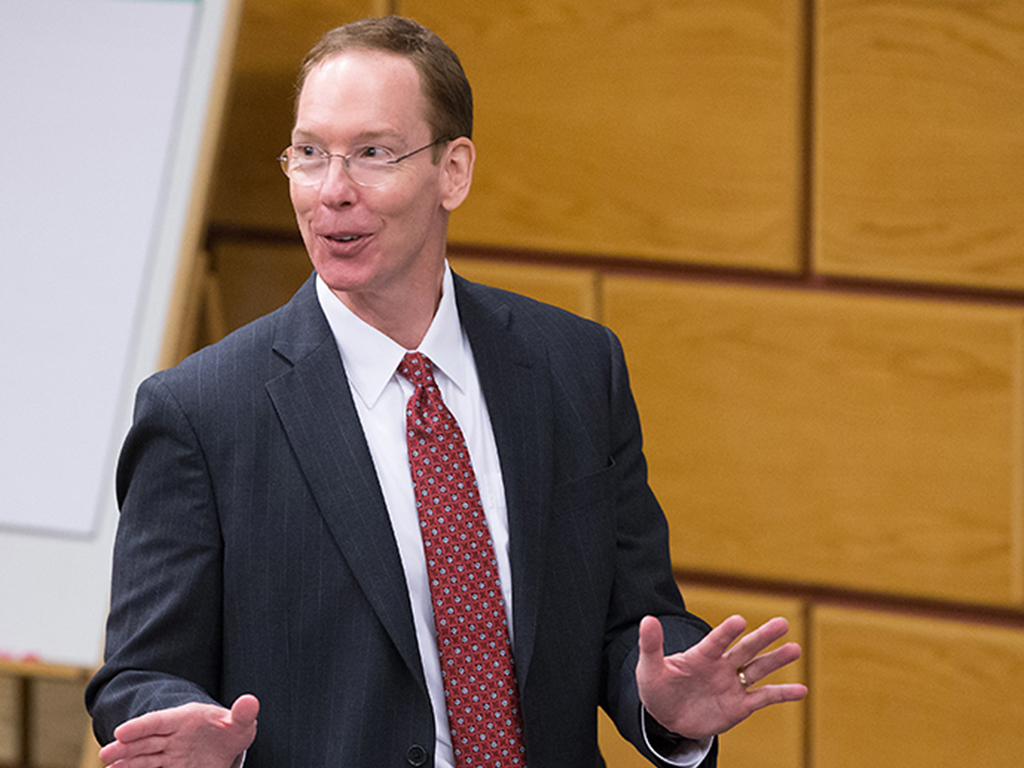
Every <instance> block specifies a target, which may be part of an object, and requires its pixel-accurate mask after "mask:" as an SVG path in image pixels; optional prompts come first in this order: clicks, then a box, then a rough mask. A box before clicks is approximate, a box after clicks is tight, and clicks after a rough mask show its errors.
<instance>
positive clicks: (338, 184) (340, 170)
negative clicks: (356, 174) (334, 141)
mask: <svg viewBox="0 0 1024 768" xmlns="http://www.w3.org/2000/svg"><path fill="white" fill-rule="evenodd" d="M358 189H359V186H358V185H357V184H356V183H355V182H354V181H352V179H351V177H350V176H349V175H348V164H347V163H346V162H345V158H343V157H341V156H340V155H331V156H330V157H329V158H328V160H327V173H326V174H325V175H324V180H323V181H322V182H320V200H321V202H322V203H323V204H324V205H328V206H339V205H350V204H352V203H353V202H355V199H356V196H357V190H358Z"/></svg>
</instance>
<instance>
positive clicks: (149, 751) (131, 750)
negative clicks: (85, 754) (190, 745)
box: [99, 737, 167, 765]
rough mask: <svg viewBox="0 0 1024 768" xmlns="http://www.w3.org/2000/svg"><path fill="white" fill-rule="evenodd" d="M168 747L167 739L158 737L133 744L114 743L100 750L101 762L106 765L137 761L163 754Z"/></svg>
mask: <svg viewBox="0 0 1024 768" xmlns="http://www.w3.org/2000/svg"><path fill="white" fill-rule="evenodd" d="M166 746H167V739H166V738H164V737H157V738H152V739H141V740H138V741H133V742H128V743H125V742H122V741H112V742H111V743H110V744H107V745H106V746H105V747H103V748H102V749H101V750H100V753H99V756H100V760H101V761H103V764H104V765H111V764H113V763H120V762H125V761H132V764H133V765H134V764H135V761H137V760H139V759H140V758H143V757H147V756H151V755H158V754H161V753H162V752H163V751H164V749H165V748H166Z"/></svg>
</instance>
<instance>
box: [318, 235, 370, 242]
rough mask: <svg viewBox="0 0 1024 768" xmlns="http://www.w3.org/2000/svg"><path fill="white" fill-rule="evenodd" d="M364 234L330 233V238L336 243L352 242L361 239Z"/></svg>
mask: <svg viewBox="0 0 1024 768" xmlns="http://www.w3.org/2000/svg"><path fill="white" fill-rule="evenodd" d="M362 237H363V236H362V235H328V236H327V239H328V240H333V241H334V242H336V243H352V242H355V241H356V240H361V239H362Z"/></svg>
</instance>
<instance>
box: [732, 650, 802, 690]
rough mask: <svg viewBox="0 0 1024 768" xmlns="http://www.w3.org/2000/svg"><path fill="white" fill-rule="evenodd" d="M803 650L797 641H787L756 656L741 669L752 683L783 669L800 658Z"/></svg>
mask: <svg viewBox="0 0 1024 768" xmlns="http://www.w3.org/2000/svg"><path fill="white" fill-rule="evenodd" d="M801 653H802V651H801V649H800V646H799V645H797V644H796V643H786V644H785V645H781V646H779V647H778V648H776V649H774V650H772V651H768V652H767V653H762V654H761V655H760V656H756V657H755V658H754V659H753V660H752V661H749V662H747V664H745V665H743V666H742V667H741V669H742V670H743V673H744V674H745V675H746V678H747V680H748V681H750V684H751V685H752V684H753V683H756V682H757V681H758V680H763V679H764V678H766V677H768V676H769V675H770V674H772V673H773V672H775V671H777V670H780V669H782V668H783V667H785V666H787V665H788V664H792V663H793V662H794V661H796V660H797V659H799V658H800V655H801Z"/></svg>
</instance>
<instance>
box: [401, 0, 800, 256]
mask: <svg viewBox="0 0 1024 768" xmlns="http://www.w3.org/2000/svg"><path fill="white" fill-rule="evenodd" d="M802 7H803V3H802V2H801V0H784V1H782V2H780V0H723V1H722V2H716V3H707V2H703V1H702V0H688V1H686V0H675V1H674V2H652V3H639V4H635V3H622V2H619V0H589V1H588V2H583V1H582V0H561V1H560V2H553V1H552V0H523V1H522V2H516V3H499V4H494V3H491V4H487V3H479V2H476V0H402V2H401V3H400V4H399V9H400V11H401V12H402V13H403V14H405V15H409V16H413V17H414V18H416V19H417V20H419V21H421V22H423V23H424V24H426V25H427V26H429V27H431V28H432V29H434V30H435V31H436V32H438V34H440V35H441V37H442V38H444V39H445V40H446V42H448V43H449V44H450V45H451V46H452V48H454V49H455V51H456V52H457V53H458V54H459V56H460V57H461V58H462V61H463V64H464V66H465V68H466V70H467V73H468V76H469V79H470V82H471V83H472V84H473V87H474V94H475V100H476V107H477V109H476V116H477V121H476V133H475V136H474V138H475V140H476V142H477V145H478V148H479V157H478V161H477V168H476V174H475V181H474V188H473V191H472V192H471V194H470V196H469V199H468V200H467V201H466V203H465V204H464V206H463V209H462V210H460V211H459V212H458V213H457V214H456V215H455V216H454V217H453V218H452V237H453V239H454V240H456V241H458V242H463V243H470V244H485V245H497V246H505V247H517V248H536V249H544V250H555V251H569V252H589V253H597V254H615V255H622V256H641V257H649V258H657V259H666V260H678V261H695V262H703V263H710V264H719V265H727V266H748V267H758V268H768V269H776V270H795V269H796V268H797V266H798V263H799V257H798V252H797V251H798V242H797V241H798V231H799V227H800V223H799V218H800V215H799V209H800V201H799V198H800V182H801V179H802V170H801V169H802V164H801V159H800V155H799V148H800V141H801V138H800V130H799V118H800V115H801V110H802V85H801V83H802V80H801V76H802V65H803V34H804V30H803V16H802Z"/></svg>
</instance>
